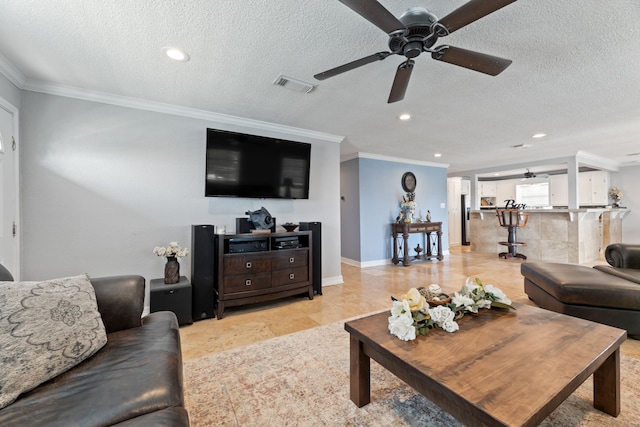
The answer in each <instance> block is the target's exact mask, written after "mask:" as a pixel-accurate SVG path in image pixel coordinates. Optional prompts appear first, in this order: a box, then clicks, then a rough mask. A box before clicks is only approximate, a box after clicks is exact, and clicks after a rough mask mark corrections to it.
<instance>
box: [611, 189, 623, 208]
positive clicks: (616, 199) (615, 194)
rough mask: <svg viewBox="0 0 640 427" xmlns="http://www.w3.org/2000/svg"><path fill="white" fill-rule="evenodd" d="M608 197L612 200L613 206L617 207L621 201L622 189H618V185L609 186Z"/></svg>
mask: <svg viewBox="0 0 640 427" xmlns="http://www.w3.org/2000/svg"><path fill="white" fill-rule="evenodd" d="M609 197H611V199H612V200H613V206H615V207H619V206H620V202H621V201H622V190H620V187H611V190H609Z"/></svg>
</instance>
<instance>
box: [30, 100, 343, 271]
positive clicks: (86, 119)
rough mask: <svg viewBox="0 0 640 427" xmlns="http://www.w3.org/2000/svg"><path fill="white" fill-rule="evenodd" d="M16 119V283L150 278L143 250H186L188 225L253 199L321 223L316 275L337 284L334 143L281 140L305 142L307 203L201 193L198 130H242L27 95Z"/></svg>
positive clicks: (156, 264)
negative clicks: (19, 224) (19, 225)
mask: <svg viewBox="0 0 640 427" xmlns="http://www.w3.org/2000/svg"><path fill="white" fill-rule="evenodd" d="M21 121H22V123H21V127H22V147H21V150H22V151H21V173H22V212H23V230H22V275H23V276H22V277H23V278H24V279H25V280H39V279H45V278H51V277H59V276H65V275H70V274H78V273H82V272H86V273H88V274H89V275H91V276H94V277H97V276H105V275H116V274H130V273H131V274H140V275H142V276H144V277H145V278H146V279H147V280H150V279H153V278H159V277H162V275H163V265H164V263H163V261H164V258H161V257H157V256H155V255H154V254H153V253H152V249H153V247H154V246H166V245H167V244H168V243H169V242H170V241H178V242H179V243H180V244H181V245H185V246H189V247H190V246H191V225H192V224H213V225H226V226H227V227H228V228H231V229H234V228H235V218H236V217H244V216H245V212H246V211H247V210H255V209H259V208H260V207H261V206H264V207H266V208H267V209H268V210H269V211H270V213H271V214H272V215H273V216H275V217H276V218H277V221H278V223H283V222H285V221H296V222H297V221H320V222H322V237H323V241H322V243H323V250H322V255H323V262H322V274H323V278H324V279H325V280H328V281H329V282H334V283H335V282H339V281H341V272H340V211H339V209H340V207H339V167H340V166H339V165H340V153H339V150H340V146H339V144H337V143H335V142H324V141H317V140H316V141H309V140H305V139H304V138H303V137H297V138H294V137H289V138H290V139H295V140H298V141H303V142H311V143H312V149H311V178H310V197H311V198H310V199H309V200H265V199H232V198H205V197H204V176H205V173H204V167H205V135H206V128H207V127H220V128H224V129H229V130H237V131H241V132H248V133H251V132H252V131H251V130H250V129H246V128H244V129H242V128H238V126H235V127H231V126H229V125H225V124H220V123H213V122H209V121H205V120H200V119H192V118H185V117H181V116H174V115H169V114H161V113H155V112H150V111H144V110H137V109H131V108H124V107H119V106H114V105H107V104H101V103H97V102H90V101H82V100H78V99H71V98H65V97H61V96H53V95H44V94H39V93H33V92H26V91H25V92H23V94H22V116H21ZM253 133H261V134H264V135H267V136H277V137H283V135H281V134H279V135H275V134H273V132H272V134H271V135H269V134H268V133H265V132H253ZM190 264H191V260H190V257H187V258H184V259H183V260H182V262H181V274H182V275H185V276H187V277H190Z"/></svg>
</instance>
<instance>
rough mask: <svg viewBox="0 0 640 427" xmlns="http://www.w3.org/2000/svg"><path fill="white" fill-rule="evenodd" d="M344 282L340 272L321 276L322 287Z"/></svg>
mask: <svg viewBox="0 0 640 427" xmlns="http://www.w3.org/2000/svg"><path fill="white" fill-rule="evenodd" d="M343 283H344V279H343V278H342V274H341V275H339V276H334V277H323V278H322V287H323V288H324V287H325V286H333V285H342V284H343Z"/></svg>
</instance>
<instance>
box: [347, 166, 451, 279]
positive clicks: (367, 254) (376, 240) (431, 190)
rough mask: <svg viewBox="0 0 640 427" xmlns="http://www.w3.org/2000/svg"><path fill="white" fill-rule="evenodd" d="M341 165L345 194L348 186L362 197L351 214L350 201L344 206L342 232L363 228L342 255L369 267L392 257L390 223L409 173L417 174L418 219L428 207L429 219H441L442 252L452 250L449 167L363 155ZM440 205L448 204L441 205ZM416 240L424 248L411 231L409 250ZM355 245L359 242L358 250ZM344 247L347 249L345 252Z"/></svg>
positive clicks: (397, 209) (398, 206)
mask: <svg viewBox="0 0 640 427" xmlns="http://www.w3.org/2000/svg"><path fill="white" fill-rule="evenodd" d="M340 169H341V175H342V180H343V181H342V182H341V184H340V185H341V189H342V191H343V196H344V195H345V192H346V191H347V190H348V191H349V192H350V193H357V194H358V196H359V199H358V209H357V210H356V209H355V208H353V207H350V208H349V210H348V212H349V213H348V214H345V212H344V210H345V205H346V203H343V204H342V209H343V213H342V229H343V233H344V230H345V229H349V230H352V229H354V228H355V229H358V230H359V231H358V234H359V235H360V239H359V240H357V241H356V240H355V239H353V240H350V241H349V242H347V244H348V246H346V245H344V244H343V254H342V256H343V259H345V260H346V261H348V262H349V261H353V263H355V264H357V265H360V266H365V267H366V266H370V265H380V264H384V263H387V262H389V261H390V259H391V257H392V255H393V243H392V239H391V228H390V224H391V223H392V222H393V221H395V218H396V216H397V215H398V212H399V211H400V201H401V200H402V196H403V195H404V194H405V192H404V190H403V189H402V186H401V179H402V175H403V174H404V173H405V172H408V171H411V172H413V173H414V174H415V176H416V181H417V185H416V191H415V194H416V198H415V200H416V202H417V204H418V206H417V209H416V217H418V216H422V217H425V218H426V215H427V210H430V211H431V220H432V221H434V222H442V229H443V235H442V246H443V251H447V250H448V247H449V246H448V237H447V230H448V215H447V207H446V202H447V169H446V168H444V167H436V166H429V165H424V164H414V163H409V161H407V162H403V161H399V160H384V159H382V160H381V159H378V158H367V157H360V158H358V159H354V160H349V161H345V162H342V164H341V167H340ZM345 178H348V179H350V180H357V184H354V183H353V182H344V180H345ZM354 186H355V187H357V190H355V189H354ZM351 197H354V196H351ZM441 204H443V206H444V207H441ZM418 243H420V246H421V247H423V248H424V241H423V239H422V237H421V236H420V235H418V234H412V235H410V238H409V245H410V248H411V249H413V248H415V247H416V245H417V244H418ZM355 245H358V246H357V248H356V247H355ZM346 247H348V248H349V250H345V248H346ZM411 253H413V252H411Z"/></svg>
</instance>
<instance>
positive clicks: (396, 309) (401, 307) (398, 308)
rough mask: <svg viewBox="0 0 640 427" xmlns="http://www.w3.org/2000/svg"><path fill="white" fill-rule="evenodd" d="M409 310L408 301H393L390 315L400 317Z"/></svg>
mask: <svg viewBox="0 0 640 427" xmlns="http://www.w3.org/2000/svg"><path fill="white" fill-rule="evenodd" d="M409 311H411V310H409V301H406V300H402V301H393V306H392V307H391V315H392V316H393V317H398V316H401V315H402V314H403V313H407V312H409Z"/></svg>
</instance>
